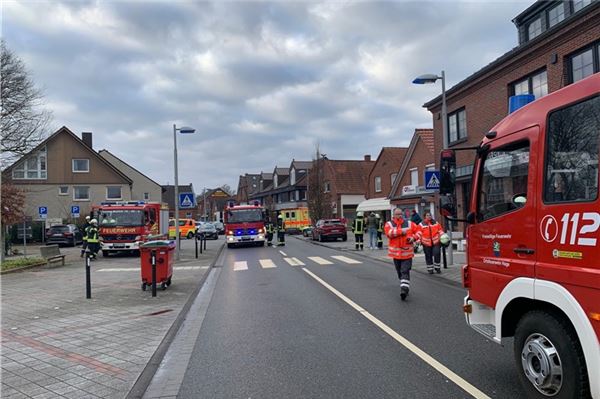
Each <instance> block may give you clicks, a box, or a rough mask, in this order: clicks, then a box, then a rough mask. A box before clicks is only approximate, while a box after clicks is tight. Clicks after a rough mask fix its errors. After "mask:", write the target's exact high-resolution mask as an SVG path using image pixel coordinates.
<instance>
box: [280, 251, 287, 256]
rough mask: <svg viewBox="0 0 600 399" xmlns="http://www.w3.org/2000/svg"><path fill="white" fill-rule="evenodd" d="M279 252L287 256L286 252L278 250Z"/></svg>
mask: <svg viewBox="0 0 600 399" xmlns="http://www.w3.org/2000/svg"><path fill="white" fill-rule="evenodd" d="M279 253H280V254H282V255H283V256H287V254H286V253H285V252H283V251H279Z"/></svg>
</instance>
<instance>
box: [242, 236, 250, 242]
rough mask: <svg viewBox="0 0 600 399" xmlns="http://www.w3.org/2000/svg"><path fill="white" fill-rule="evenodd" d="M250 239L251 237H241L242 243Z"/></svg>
mask: <svg viewBox="0 0 600 399" xmlns="http://www.w3.org/2000/svg"><path fill="white" fill-rule="evenodd" d="M251 239H252V237H250V236H243V237H242V241H250V240H251Z"/></svg>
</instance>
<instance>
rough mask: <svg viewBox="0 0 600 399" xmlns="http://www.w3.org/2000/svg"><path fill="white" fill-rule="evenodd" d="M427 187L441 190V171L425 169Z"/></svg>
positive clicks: (427, 188)
mask: <svg viewBox="0 0 600 399" xmlns="http://www.w3.org/2000/svg"><path fill="white" fill-rule="evenodd" d="M425 189H426V190H439V189H440V171H439V170H427V171H425Z"/></svg>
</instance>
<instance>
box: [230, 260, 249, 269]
mask: <svg viewBox="0 0 600 399" xmlns="http://www.w3.org/2000/svg"><path fill="white" fill-rule="evenodd" d="M240 270H248V262H246V261H245V260H241V261H238V262H235V263H234V264H233V271H235V272H237V271H240Z"/></svg>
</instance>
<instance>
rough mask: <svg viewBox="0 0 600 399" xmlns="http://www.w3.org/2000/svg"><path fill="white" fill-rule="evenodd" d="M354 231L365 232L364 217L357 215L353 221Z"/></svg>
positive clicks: (357, 232)
mask: <svg viewBox="0 0 600 399" xmlns="http://www.w3.org/2000/svg"><path fill="white" fill-rule="evenodd" d="M352 232H353V233H354V234H364V233H365V220H364V219H363V218H362V217H357V218H356V219H354V221H353V222H352Z"/></svg>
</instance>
